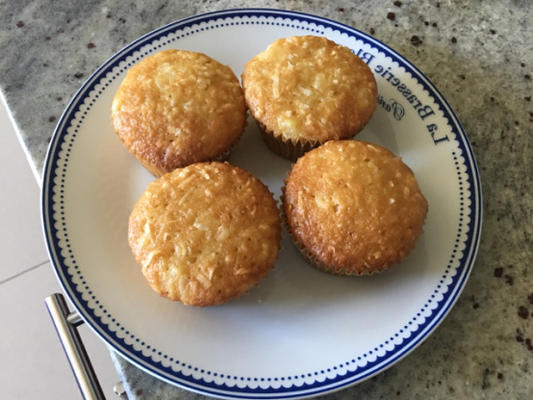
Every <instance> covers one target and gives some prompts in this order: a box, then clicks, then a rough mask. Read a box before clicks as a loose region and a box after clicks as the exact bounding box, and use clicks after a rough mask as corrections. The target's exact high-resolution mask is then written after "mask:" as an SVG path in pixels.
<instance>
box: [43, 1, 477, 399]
mask: <svg viewBox="0 0 533 400" xmlns="http://www.w3.org/2000/svg"><path fill="white" fill-rule="evenodd" d="M237 25H273V26H280V27H285V28H292V29H297V30H298V31H302V32H305V33H309V34H317V35H324V34H325V31H326V30H327V29H332V30H333V31H337V32H339V31H340V32H341V33H342V34H346V35H348V36H351V37H354V38H355V39H356V40H358V41H362V42H363V43H365V44H369V45H370V46H371V47H372V49H373V50H377V51H378V52H380V53H384V54H385V55H386V57H387V58H389V59H391V61H392V62H394V63H396V64H397V65H398V66H400V67H402V68H404V70H405V71H406V72H408V73H409V74H410V75H411V76H412V77H413V78H414V79H415V80H416V81H417V82H418V84H419V85H420V86H421V87H422V88H423V89H424V90H425V91H426V92H427V93H428V94H429V95H430V96H431V97H432V99H433V100H434V102H435V104H437V105H438V106H439V109H440V110H439V111H440V112H442V113H443V114H444V116H445V118H446V119H447V120H448V122H449V123H451V124H450V127H451V129H452V131H453V133H454V134H455V141H456V143H457V145H458V149H456V151H453V152H452V157H453V160H454V165H455V168H456V172H457V179H458V185H459V193H460V198H459V202H460V203H459V204H460V216H459V228H458V232H457V236H456V239H455V245H454V249H453V251H452V254H451V256H450V260H449V263H448V265H447V267H446V269H445V272H444V274H443V276H442V277H441V279H440V281H439V284H438V285H437V287H436V289H435V290H434V292H433V294H432V295H431V296H430V298H429V299H428V300H427V302H426V303H425V304H424V305H423V307H422V308H421V309H420V310H419V311H418V312H417V313H416V314H415V316H413V318H411V319H410V320H409V321H407V322H406V324H405V325H404V326H403V327H402V328H400V329H399V330H398V332H396V333H394V334H393V335H392V336H391V337H390V338H389V339H387V340H385V341H384V343H382V344H380V345H379V346H377V347H375V348H373V349H370V350H368V351H367V353H364V354H360V355H355V356H353V357H352V358H351V359H349V360H347V361H346V362H344V363H341V364H338V365H332V366H328V367H327V368H324V369H321V370H318V371H307V372H305V373H302V374H300V375H292V376H272V377H253V376H233V375H226V374H222V373H219V372H215V371H209V370H206V369H201V368H199V367H196V366H193V365H190V364H188V363H186V362H184V361H181V360H178V359H175V358H174V357H171V356H169V355H167V354H163V353H162V352H161V351H159V350H157V349H156V348H153V347H152V346H150V344H148V343H145V341H143V340H142V339H140V338H139V337H137V336H135V333H133V332H130V331H129V330H128V329H127V327H125V326H123V325H122V324H121V323H120V322H119V321H117V319H116V317H115V316H113V315H111V314H110V313H109V312H108V311H107V309H106V308H105V306H104V305H103V304H101V303H100V301H99V300H98V299H97V298H96V297H95V296H94V294H93V293H92V291H91V288H90V286H88V284H87V282H86V281H85V279H84V277H83V275H82V273H81V271H80V269H79V266H78V263H77V262H76V259H75V257H74V254H73V252H72V248H71V245H70V243H69V238H68V233H67V232H66V220H65V211H64V184H65V176H66V173H67V167H68V162H69V157H70V151H71V149H72V145H73V144H74V142H75V140H76V137H77V135H78V130H79V128H80V126H81V123H82V122H83V120H84V118H85V116H86V115H87V111H88V110H89V109H90V108H91V107H92V106H93V105H94V103H95V102H96V100H97V99H98V97H99V96H100V95H101V94H102V92H103V91H105V90H106V88H107V87H108V86H109V84H110V83H111V82H112V81H113V80H115V79H117V78H118V77H120V76H122V74H123V73H124V72H125V71H126V70H127V69H128V68H130V67H131V66H132V65H133V64H135V63H136V62H138V61H140V60H141V59H142V58H143V57H145V56H146V55H148V54H151V53H153V52H156V51H158V50H160V49H161V48H162V47H164V46H166V45H168V44H170V43H172V42H175V41H178V40H179V39H181V38H185V37H187V36H190V35H194V34H197V33H200V32H203V31H206V30H213V29H223V28H224V27H227V26H237ZM463 154H464V155H466V156H467V158H465V157H464V156H463ZM44 176H45V181H44V185H43V187H44V190H43V199H42V200H43V210H44V212H45V216H47V218H45V219H44V220H45V223H46V224H47V225H48V226H47V233H48V234H47V235H46V236H47V237H46V239H47V242H48V243H47V244H48V246H49V248H50V249H52V248H53V249H54V251H50V253H51V254H52V256H53V257H52V258H53V261H54V267H55V268H56V270H57V272H58V275H59V276H62V277H63V278H64V279H66V281H67V282H65V281H63V282H62V283H63V285H64V288H65V290H66V292H67V293H68V294H69V296H71V299H73V301H74V303H75V304H78V305H79V304H83V306H82V307H81V308H82V310H80V311H85V312H86V313H87V315H84V317H85V318H86V319H87V320H88V322H89V323H91V324H94V325H93V326H95V327H97V328H96V329H97V330H98V331H100V332H103V333H104V334H105V337H106V338H107V340H111V341H113V342H114V343H115V344H116V345H118V347H119V350H120V351H121V353H122V354H123V355H124V356H125V357H126V358H128V359H130V361H132V362H134V363H135V364H137V365H139V366H140V367H142V368H144V369H147V370H149V371H151V372H154V373H156V375H158V376H160V377H161V378H163V379H165V380H167V381H169V382H171V383H177V384H179V385H182V386H186V387H189V388H194V389H195V390H200V391H202V392H203V393H206V394H220V393H224V395H227V396H230V397H235V398H239V397H242V395H243V394H246V393H254V394H264V395H265V397H269V398H275V397H291V395H290V394H291V392H294V391H298V392H299V393H300V394H299V395H301V392H302V391H305V393H306V394H307V395H309V394H319V393H321V392H324V391H329V390H332V389H334V388H335V387H338V386H345V385H346V384H349V383H352V382H357V381H361V380H363V379H364V378H365V377H367V376H369V375H372V374H374V373H376V371H375V370H373V369H375V367H376V366H378V365H379V368H378V369H377V371H381V370H383V369H384V368H386V366H387V365H389V364H391V363H393V362H394V361H395V360H396V359H398V358H400V357H401V356H402V355H404V354H405V353H406V352H408V351H409V350H410V349H412V348H413V347H414V346H415V345H416V344H417V343H418V342H419V341H420V340H422V339H423V338H424V337H425V336H423V337H420V333H421V332H422V331H424V330H426V329H427V328H428V327H430V328H431V327H434V326H436V325H437V324H438V322H439V321H440V320H441V319H442V317H443V316H444V315H445V314H446V311H447V310H448V309H449V308H450V307H451V305H452V304H453V301H454V300H455V298H456V296H457V294H458V293H459V291H460V288H462V286H463V284H464V282H465V280H466V277H467V276H468V273H469V271H470V269H471V266H472V263H473V258H474V254H475V248H476V247H477V243H478V239H479V230H480V221H479V215H480V213H481V210H480V207H481V204H480V200H479V196H480V193H479V177H478V174H477V169H476V167H475V162H474V160H473V156H472V155H471V150H470V147H469V144H468V141H467V139H466V136H465V135H464V133H463V131H462V128H461V127H460V124H459V122H458V121H457V119H456V118H455V115H453V112H452V111H451V109H450V107H449V106H448V105H447V104H446V102H445V100H444V99H443V98H442V96H440V95H439V94H438V92H437V90H436V89H435V88H434V87H432V86H431V84H429V82H427V81H426V80H425V77H423V75H422V74H421V73H420V72H419V71H418V70H417V69H416V68H415V67H413V66H412V65H410V64H409V63H407V61H405V60H403V58H402V57H401V56H399V55H398V54H396V53H395V52H394V51H392V50H390V49H388V48H387V47H386V46H385V45H383V44H381V43H379V42H378V41H376V40H374V39H372V38H370V37H368V36H367V35H365V34H363V33H361V32H358V31H356V30H354V29H353V28H350V27H345V26H343V25H341V24H338V23H335V22H333V21H328V20H324V19H321V18H318V17H314V16H309V15H305V14H299V13H294V12H285V11H276V10H233V11H226V12H214V13H209V14H205V15H203V16H197V17H191V18H188V19H185V20H182V21H178V22H176V23H173V24H170V25H167V26H166V27H163V28H160V29H159V30H157V31H154V32H152V33H150V34H148V35H145V36H144V37H142V38H140V39H139V40H137V41H136V42H133V43H132V44H131V45H129V46H128V47H126V48H125V49H123V50H122V51H121V52H120V53H119V54H118V55H117V56H115V57H113V58H111V59H110V60H108V62H107V63H105V64H104V65H103V66H102V67H100V68H99V69H98V70H97V71H96V72H95V73H94V74H93V75H92V76H91V77H90V78H89V79H88V80H87V82H86V83H85V84H84V86H83V87H82V89H80V91H79V92H78V93H77V95H76V96H75V98H74V100H73V101H72V102H71V103H70V104H69V107H68V112H65V114H64V115H63V116H62V118H61V120H60V121H59V123H58V128H57V130H56V132H55V134H54V138H53V141H52V143H51V146H50V151H49V154H48V157H47V162H46V170H45V174H44ZM57 178H59V179H57ZM50 192H52V193H53V194H52V195H51V193H50ZM467 200H469V201H470V205H469V206H467V205H466V201H467ZM50 214H52V215H53V219H54V222H55V223H57V222H60V224H59V225H57V226H59V228H56V226H55V224H54V223H50V221H51V219H50ZM474 228H476V229H475V231H474ZM467 233H468V235H467ZM460 247H463V248H460ZM61 250H65V251H66V255H65V256H63V255H62V252H61ZM67 261H68V262H67ZM67 263H68V264H69V265H70V268H67V267H66V264H67ZM65 273H66V274H65ZM75 280H76V281H77V282H78V283H77V284H76V281H75ZM438 295H441V296H442V298H441V299H437V297H438ZM76 302H77V303H76ZM97 310H98V314H99V315H100V316H99V315H97V314H96V311H97ZM427 312H430V315H424V313H427ZM402 336H403V338H402ZM126 340H127V341H126ZM398 340H399V341H400V342H399V343H398ZM391 346H392V347H391ZM386 347H387V348H386ZM378 353H379V354H378ZM380 364H382V365H380ZM348 367H352V368H353V367H355V369H353V370H350V369H348ZM213 377H214V378H213ZM206 378H207V379H206ZM243 382H244V386H243ZM250 382H267V384H266V385H265V384H263V385H259V384H254V385H251V384H250ZM272 382H274V383H276V385H272ZM239 385H240V386H239ZM278 395H279V396H278Z"/></svg>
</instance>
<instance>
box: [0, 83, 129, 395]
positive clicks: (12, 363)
mask: <svg viewBox="0 0 533 400" xmlns="http://www.w3.org/2000/svg"><path fill="white" fill-rule="evenodd" d="M0 149H1V150H0V171H2V172H0V190H1V195H0V220H1V221H2V224H1V225H0V254H1V255H2V262H1V267H0V326H1V327H2V328H1V329H0V354H1V357H0V371H1V372H0V399H77V398H81V395H80V393H79V390H78V388H77V386H76V383H75V381H74V378H73V375H72V372H71V370H70V367H69V365H68V363H67V359H66V357H65V356H64V353H63V350H62V348H61V345H60V343H59V341H58V338H57V335H56V333H55V330H54V328H53V326H52V323H51V321H50V318H49V316H48V312H47V311H46V308H45V306H44V298H45V297H46V296H47V295H49V294H51V293H54V292H60V291H61V289H60V287H59V284H58V282H57V280H56V278H55V275H54V273H53V271H52V267H51V265H50V263H49V262H48V256H47V254H46V250H45V246H44V241H43V238H42V233H41V222H40V210H39V186H38V185H37V181H36V179H35V177H34V175H33V174H32V171H31V168H30V166H29V163H28V161H27V159H26V156H25V154H24V152H23V150H22V147H21V145H20V143H19V140H18V137H17V135H16V133H15V131H14V128H13V126H12V124H11V121H10V119H9V117H8V114H7V110H6V108H5V105H4V101H3V98H2V96H1V94H0ZM79 329H80V333H81V335H82V338H83V341H84V343H85V346H86V348H87V351H88V353H89V356H90V358H91V361H92V362H93V365H94V367H95V370H96V373H97V375H98V378H99V380H100V384H101V385H102V388H103V390H104V392H105V395H106V397H107V399H108V400H109V399H116V398H117V396H116V395H115V394H114V393H113V385H114V384H115V383H117V382H118V380H119V378H118V375H117V372H116V371H115V369H114V367H113V364H112V362H111V359H110V357H109V353H108V351H107V348H106V346H105V345H104V343H103V342H102V341H100V339H98V338H97V336H96V335H95V334H94V333H93V332H92V331H90V330H89V328H88V327H86V326H81V327H80V328H79Z"/></svg>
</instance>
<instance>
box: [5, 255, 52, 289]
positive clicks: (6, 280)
mask: <svg viewBox="0 0 533 400" xmlns="http://www.w3.org/2000/svg"><path fill="white" fill-rule="evenodd" d="M49 262H50V261H49V260H46V261H43V262H40V263H39V264H36V265H34V266H33V267H29V268H28V269H25V270H24V271H21V272H19V273H16V274H15V275H11V276H9V277H7V278H5V279H3V280H1V281H0V285H2V284H4V283H7V282H9V281H12V280H13V279H15V278H18V277H19V276H21V275H24V274H25V273H27V272H30V271H33V270H34V269H37V268H39V267H41V266H43V265H44V264H47V263H49Z"/></svg>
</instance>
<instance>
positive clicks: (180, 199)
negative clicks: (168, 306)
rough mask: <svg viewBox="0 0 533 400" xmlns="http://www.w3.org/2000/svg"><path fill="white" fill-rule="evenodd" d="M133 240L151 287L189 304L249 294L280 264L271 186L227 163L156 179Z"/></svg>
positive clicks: (135, 217)
mask: <svg viewBox="0 0 533 400" xmlns="http://www.w3.org/2000/svg"><path fill="white" fill-rule="evenodd" d="M128 240H129V244H130V247H131V249H132V251H133V254H134V256H135V259H136V260H137V262H138V263H139V265H140V266H141V267H142V272H143V274H144V276H145V277H146V279H147V280H148V282H149V284H150V286H151V287H152V288H153V289H154V290H155V291H157V292H158V293H159V294H160V295H162V296H164V297H167V298H169V299H171V300H179V301H181V302H183V303H185V304H190V305H200V306H205V305H212V304H218V303H222V302H224V301H226V300H228V299H230V298H233V297H237V296H239V295H241V294H243V293H246V292H247V291H248V289H250V288H251V287H252V286H254V285H255V284H256V283H257V282H258V281H259V280H260V279H261V278H262V277H263V276H265V275H266V273H267V271H268V270H269V269H271V268H272V267H273V266H274V262H275V260H276V257H277V254H278V250H279V246H280V220H279V214H278V209H277V207H276V203H275V201H274V199H273V197H272V194H271V193H270V192H269V190H268V189H267V187H266V186H265V185H264V184H262V183H261V182H260V181H259V180H258V179H256V178H255V177H253V176H252V175H251V174H250V173H248V172H246V171H244V170H243V169H241V168H238V167H234V166H231V165H229V164H227V163H219V162H212V163H197V164H193V165H190V166H188V167H185V168H180V169H176V170H175V171H173V172H171V173H168V174H166V175H164V176H163V177H161V178H159V179H157V180H155V181H154V182H152V183H150V185H149V186H148V188H147V189H146V191H145V192H144V194H143V195H142V196H141V197H140V199H139V200H138V201H137V203H136V205H135V207H134V209H133V211H132V213H131V216H130V220H129V230H128Z"/></svg>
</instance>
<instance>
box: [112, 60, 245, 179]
mask: <svg viewBox="0 0 533 400" xmlns="http://www.w3.org/2000/svg"><path fill="white" fill-rule="evenodd" d="M111 118H112V122H113V127H114V129H115V132H116V133H117V135H118V137H119V138H120V140H121V141H122V142H123V143H124V145H125V146H126V148H127V149H128V150H129V151H130V152H131V153H132V154H133V155H135V157H137V159H138V160H139V161H140V162H141V163H142V164H143V165H144V166H145V167H146V168H147V169H148V170H149V171H150V172H151V173H153V174H154V175H156V176H161V175H163V174H164V173H166V172H170V171H172V170H174V169H175V168H179V167H183V166H186V165H189V164H191V163H194V162H200V161H208V160H214V159H219V158H220V157H223V156H224V155H226V153H227V152H228V151H229V150H230V149H231V148H232V146H234V144H235V143H236V142H237V141H238V140H239V138H240V136H241V134H242V132H243V130H244V127H245V121H246V106H245V103H244V95H243V92H242V89H241V87H240V85H239V81H238V79H237V77H236V76H235V74H234V73H233V72H232V71H231V69H230V68H229V67H227V66H224V65H222V64H220V63H219V62H217V61H215V60H213V59H212V58H210V57H208V56H206V55H205V54H201V53H195V52H190V51H184V50H165V51H161V52H159V53H156V54H154V55H152V56H149V57H146V58H145V59H143V60H142V61H141V62H140V63H138V64H137V65H135V66H133V67H132V68H131V69H130V70H129V71H128V73H127V75H126V78H125V79H124V81H123V82H122V83H121V85H120V87H119V88H118V90H117V92H116V94H115V97H114V99H113V104H112V112H111Z"/></svg>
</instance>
